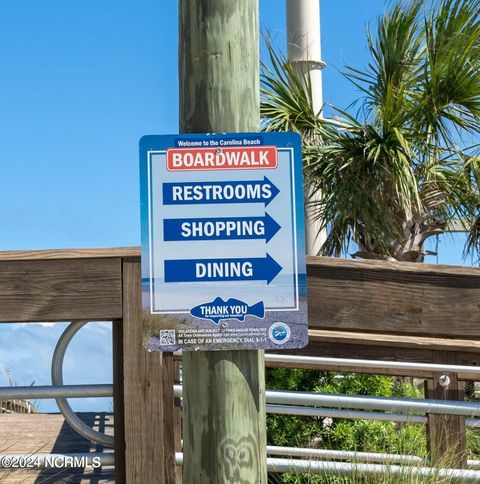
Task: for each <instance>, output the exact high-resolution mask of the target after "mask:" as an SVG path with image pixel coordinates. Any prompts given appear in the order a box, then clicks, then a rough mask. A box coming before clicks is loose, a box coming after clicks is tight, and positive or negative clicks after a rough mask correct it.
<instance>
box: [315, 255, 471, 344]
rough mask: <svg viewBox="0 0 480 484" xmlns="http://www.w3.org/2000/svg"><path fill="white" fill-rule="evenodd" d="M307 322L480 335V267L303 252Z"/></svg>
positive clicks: (397, 331) (432, 334)
mask: <svg viewBox="0 0 480 484" xmlns="http://www.w3.org/2000/svg"><path fill="white" fill-rule="evenodd" d="M308 262H309V264H308V270H307V272H308V295H309V325H310V328H312V329H331V330H337V331H338V330H344V331H362V332H372V333H373V332H376V333H391V334H397V335H400V334H405V335H418V336H429V337H436V336H437V337H438V336H441V337H445V338H465V339H475V338H478V337H480V269H478V268H472V267H461V268H459V267H450V266H434V265H426V264H409V263H391V262H378V261H355V260H350V259H334V258H326V257H325V258H323V257H317V258H312V257H309V258H308Z"/></svg>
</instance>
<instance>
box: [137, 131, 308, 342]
mask: <svg viewBox="0 0 480 484" xmlns="http://www.w3.org/2000/svg"><path fill="white" fill-rule="evenodd" d="M140 176H141V226H142V302H143V318H144V325H143V326H144V328H145V331H146V334H145V335H144V341H145V346H146V348H147V349H148V350H149V351H176V350H195V351H198V350H200V351H213V350H222V349H261V348H265V349H268V348H270V349H271V348H274V349H282V348H285V349H292V348H300V347H303V346H305V345H306V343H307V334H308V331H307V302H306V298H307V295H306V271H305V249H304V246H305V240H304V215H303V213H304V206H303V186H302V160H301V144H300V137H299V136H298V135H297V134H294V133H232V134H206V135H166V136H145V137H143V138H142V139H141V140H140Z"/></svg>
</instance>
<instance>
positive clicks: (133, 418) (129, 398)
mask: <svg viewBox="0 0 480 484" xmlns="http://www.w3.org/2000/svg"><path fill="white" fill-rule="evenodd" d="M141 307H142V304H141V272H140V260H139V258H131V259H130V258H125V259H124V261H123V355H124V356H123V371H124V395H125V403H124V405H125V474H126V481H127V483H142V484H163V483H164V482H165V465H164V464H165V462H164V453H163V446H164V443H165V442H164V437H165V432H164V422H163V410H164V404H163V402H164V391H165V388H164V386H163V377H162V374H163V373H162V372H163V370H164V367H163V358H162V353H158V352H151V353H149V352H147V351H146V350H145V348H144V346H143V328H142V314H141ZM172 398H173V396H172Z"/></svg>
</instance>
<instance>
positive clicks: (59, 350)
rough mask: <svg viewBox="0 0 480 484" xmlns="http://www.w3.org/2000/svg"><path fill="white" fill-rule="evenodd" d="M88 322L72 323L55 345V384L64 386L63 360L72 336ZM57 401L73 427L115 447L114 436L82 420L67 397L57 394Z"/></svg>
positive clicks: (83, 433) (95, 439) (98, 441)
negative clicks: (99, 430) (95, 428)
mask: <svg viewBox="0 0 480 484" xmlns="http://www.w3.org/2000/svg"><path fill="white" fill-rule="evenodd" d="M87 322H88V321H76V322H74V323H70V324H69V325H68V326H67V328H66V329H65V331H64V332H63V333H62V336H60V339H59V340H58V342H57V345H56V346H55V351H54V352H53V358H52V385H53V386H63V360H64V357H65V352H66V351H67V348H68V345H69V344H70V341H71V340H72V338H73V337H74V336H75V335H76V334H77V332H78V331H79V330H80V329H81V328H83V326H85V324H87ZM55 401H56V402H57V405H58V408H59V409H60V412H62V414H63V416H64V417H65V420H66V421H67V422H68V423H69V424H70V426H71V427H72V429H74V430H75V431H76V432H78V433H79V434H80V435H82V436H83V437H85V438H87V439H89V440H91V441H93V442H97V443H99V444H102V445H105V446H106V447H114V442H115V441H114V438H113V436H111V435H106V434H104V433H102V432H98V431H97V430H94V429H92V428H91V427H90V426H89V425H87V424H86V423H85V422H82V420H80V418H79V417H78V415H77V414H76V413H75V412H74V411H73V410H72V407H71V406H70V404H69V403H68V400H67V399H66V398H65V397H62V396H56V397H55Z"/></svg>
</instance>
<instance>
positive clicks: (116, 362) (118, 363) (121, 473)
mask: <svg viewBox="0 0 480 484" xmlns="http://www.w3.org/2000/svg"><path fill="white" fill-rule="evenodd" d="M112 346H113V351H112V353H113V417H114V420H113V424H114V438H115V482H116V483H117V484H124V483H125V482H126V478H125V422H124V414H125V407H124V398H125V395H124V393H123V380H124V377H123V321H122V320H121V319H120V320H118V319H117V320H114V321H112Z"/></svg>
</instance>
